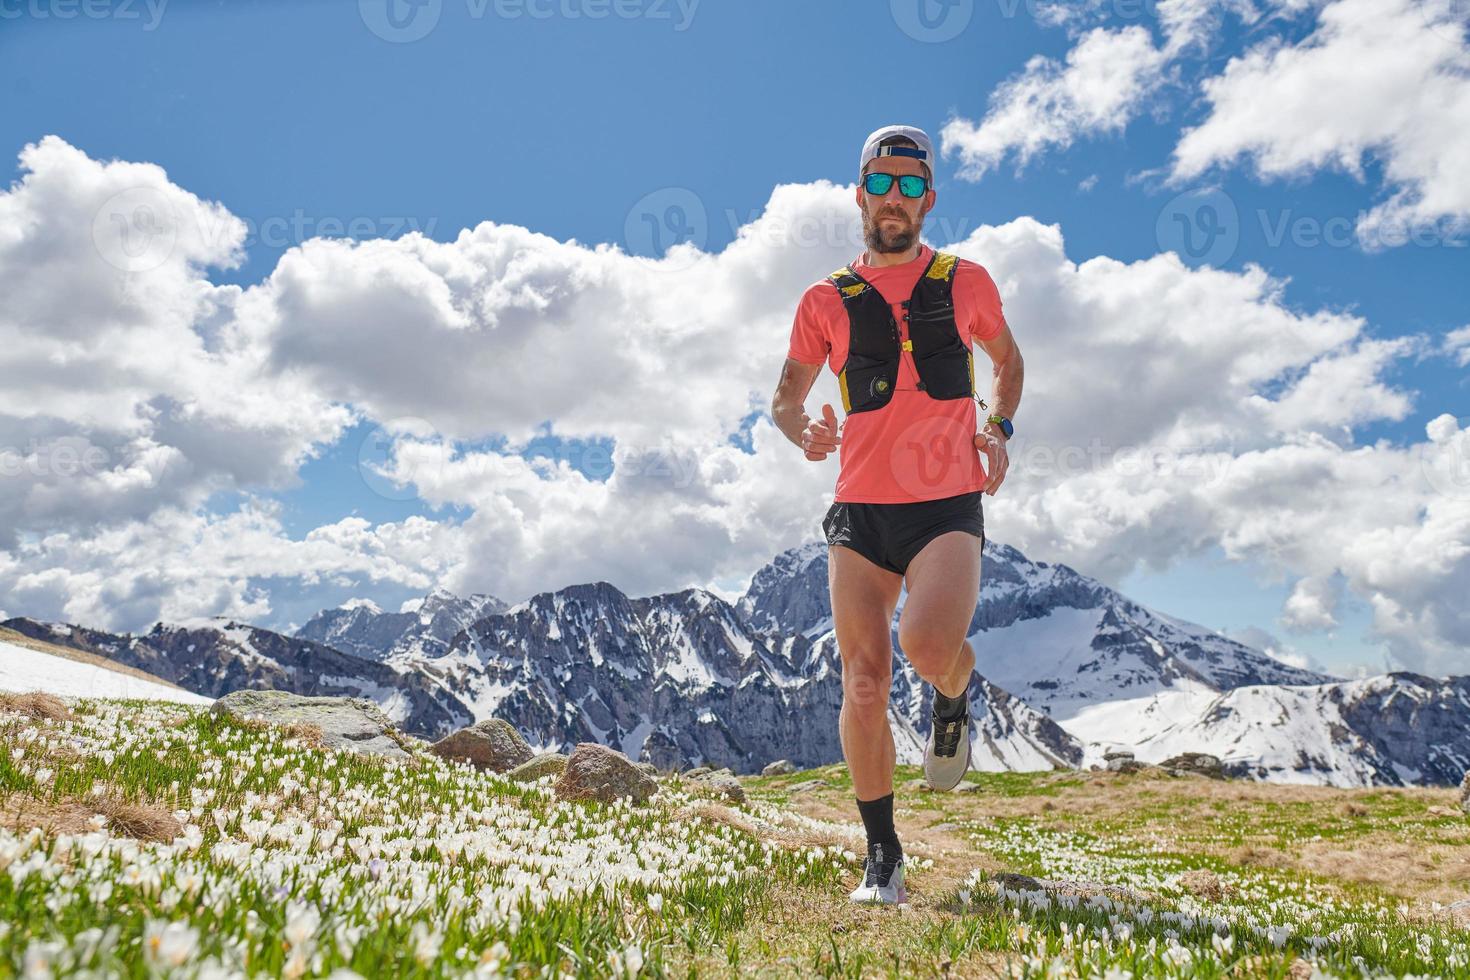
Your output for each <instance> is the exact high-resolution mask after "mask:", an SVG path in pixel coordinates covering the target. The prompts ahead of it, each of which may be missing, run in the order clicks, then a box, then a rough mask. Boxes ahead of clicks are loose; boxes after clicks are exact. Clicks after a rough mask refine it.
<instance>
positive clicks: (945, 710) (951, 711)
mask: <svg viewBox="0 0 1470 980" xmlns="http://www.w3.org/2000/svg"><path fill="white" fill-rule="evenodd" d="M969 703H970V682H969V681H966V682H965V689H964V690H963V691H961V692H960V696H959V697H957V698H947V697H945V696H944V695H943V694H940V693H939V688H937V687H936V688H935V689H934V716H935V717H936V718H940V719H942V720H944V721H954V720H955V719H956V718H958V717H959V716H960V715H962V714H964V713H965V708H966V707H967V706H968V705H969Z"/></svg>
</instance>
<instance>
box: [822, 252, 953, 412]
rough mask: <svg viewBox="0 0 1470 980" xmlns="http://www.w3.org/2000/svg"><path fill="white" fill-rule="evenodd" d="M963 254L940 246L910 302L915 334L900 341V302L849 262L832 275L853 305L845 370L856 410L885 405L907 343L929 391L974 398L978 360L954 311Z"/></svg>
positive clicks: (848, 402) (840, 379)
mask: <svg viewBox="0 0 1470 980" xmlns="http://www.w3.org/2000/svg"><path fill="white" fill-rule="evenodd" d="M958 264H959V260H958V258H957V257H956V256H953V255H949V254H946V253H944V252H935V253H934V255H933V257H932V258H931V259H930V260H929V265H928V266H927V267H926V268H925V269H924V274H923V275H921V276H920V277H919V281H918V283H917V284H916V285H915V286H914V293H913V296H911V297H910V298H909V299H908V300H906V301H905V302H904V304H903V306H904V309H905V310H907V311H908V312H906V313H905V314H904V319H905V320H907V321H908V324H909V339H908V340H905V341H903V342H902V344H900V342H899V337H898V323H897V322H896V321H895V320H894V319H893V308H892V307H891V306H889V305H888V301H887V300H885V299H884V298H883V294H882V293H880V292H879V291H878V290H877V288H875V287H874V286H873V285H872V284H871V283H869V282H868V281H867V280H866V279H864V278H863V277H862V276H860V275H858V274H857V273H856V272H854V271H853V270H852V266H850V265H849V266H843V267H842V268H841V269H838V270H837V271H836V272H834V273H832V275H830V276H828V278H829V279H831V280H832V284H833V285H834V286H836V287H837V292H838V294H839V295H841V297H842V305H843V306H844V307H845V308H846V309H847V321H848V347H847V360H846V361H845V362H843V365H842V370H841V371H840V372H838V375H837V383H838V386H839V387H840V388H841V389H842V408H843V410H844V411H846V412H847V413H848V414H849V415H851V414H852V413H853V412H869V411H872V410H874V409H878V408H883V407H884V406H885V405H887V404H888V403H889V401H891V400H892V399H893V388H894V385H895V384H897V382H898V361H899V357H900V350H906V351H908V352H909V353H910V354H911V355H912V356H913V359H914V367H915V368H916V369H917V370H918V374H919V384H918V387H919V388H920V389H922V390H923V391H925V392H927V393H928V395H929V397H930V398H943V399H950V398H969V397H970V396H972V395H973V394H974V393H975V362H974V358H973V356H972V354H971V353H970V348H969V347H968V346H966V344H965V342H964V340H963V339H962V338H961V337H960V331H959V327H958V326H957V325H956V323H955V318H954V273H955V268H956V267H957V266H958Z"/></svg>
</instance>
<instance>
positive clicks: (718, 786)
mask: <svg viewBox="0 0 1470 980" xmlns="http://www.w3.org/2000/svg"><path fill="white" fill-rule="evenodd" d="M699 782H700V784H702V785H704V786H707V787H709V788H710V789H713V790H715V791H717V792H719V793H721V794H722V795H724V796H725V797H727V798H729V799H731V800H734V801H735V802H736V803H744V802H745V787H744V786H742V785H740V780H739V779H737V778H736V777H735V774H734V773H733V772H731V771H730V770H728V769H721V770H719V771H718V772H712V773H710V774H709V775H707V776H703V777H701V778H700V779H699Z"/></svg>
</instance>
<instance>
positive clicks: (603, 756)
mask: <svg viewBox="0 0 1470 980" xmlns="http://www.w3.org/2000/svg"><path fill="white" fill-rule="evenodd" d="M656 792H658V780H656V779H654V778H653V777H652V776H650V775H649V774H648V773H646V772H644V771H643V770H642V769H639V768H638V767H637V766H636V765H634V764H633V762H632V761H631V760H629V758H628V757H627V756H625V755H623V753H621V752H619V751H617V750H616V749H610V748H608V747H607V746H606V745H599V744H598V743H596V742H578V743H577V747H576V748H574V749H573V750H572V754H571V756H570V757H569V758H568V759H567V765H566V769H564V770H563V771H562V774H561V778H560V779H558V780H557V781H556V796H557V799H561V800H600V801H602V802H603V803H611V802H612V801H613V800H616V799H619V798H621V797H624V796H628V797H632V798H633V800H634V801H635V802H638V803H642V802H643V801H644V800H646V799H648V798H649V797H650V796H652V795H653V794H654V793H656Z"/></svg>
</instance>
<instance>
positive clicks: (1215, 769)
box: [1159, 752, 1225, 779]
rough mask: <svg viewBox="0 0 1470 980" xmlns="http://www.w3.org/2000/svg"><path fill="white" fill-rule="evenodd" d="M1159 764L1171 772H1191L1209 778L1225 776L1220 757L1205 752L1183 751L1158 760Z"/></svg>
mask: <svg viewBox="0 0 1470 980" xmlns="http://www.w3.org/2000/svg"><path fill="white" fill-rule="evenodd" d="M1159 766H1160V767H1161V768H1164V769H1168V770H1170V771H1171V773H1172V772H1180V773H1193V774H1195V775H1198V776H1208V777H1209V778H1210V779H1224V778H1225V767H1224V765H1223V764H1222V763H1221V762H1220V757H1219V756H1217V755H1210V754H1209V753H1207V752H1185V753H1183V754H1181V755H1176V756H1171V757H1170V758H1167V759H1165V760H1164V761H1163V762H1160V763H1159Z"/></svg>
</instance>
